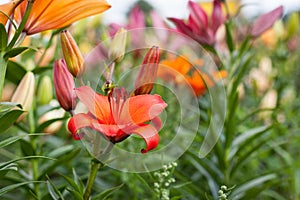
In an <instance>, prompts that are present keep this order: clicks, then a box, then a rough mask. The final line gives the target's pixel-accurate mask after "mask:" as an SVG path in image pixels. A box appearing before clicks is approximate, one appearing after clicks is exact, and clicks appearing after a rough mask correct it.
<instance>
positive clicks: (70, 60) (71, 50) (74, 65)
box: [60, 30, 84, 77]
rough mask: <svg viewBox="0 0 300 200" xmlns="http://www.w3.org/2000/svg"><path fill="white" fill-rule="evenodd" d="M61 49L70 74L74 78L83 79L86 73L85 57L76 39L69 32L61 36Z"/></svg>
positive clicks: (63, 32)
mask: <svg viewBox="0 0 300 200" xmlns="http://www.w3.org/2000/svg"><path fill="white" fill-rule="evenodd" d="M60 40H61V47H62V51H63V54H64V59H65V61H66V64H67V67H68V70H69V72H70V73H71V74H72V75H73V76H74V77H81V76H82V74H83V72H84V65H83V62H84V60H83V57H82V54H81V52H80V50H79V47H78V46H77V44H76V42H75V40H74V38H73V37H72V35H71V34H70V32H69V31H67V30H64V31H62V32H61V34H60Z"/></svg>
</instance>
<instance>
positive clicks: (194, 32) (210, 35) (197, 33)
mask: <svg viewBox="0 0 300 200" xmlns="http://www.w3.org/2000/svg"><path fill="white" fill-rule="evenodd" d="M213 4H214V6H213V11H212V15H211V18H210V19H209V18H208V15H207V13H205V11H204V10H203V8H201V6H200V5H198V4H197V3H195V2H193V1H189V3H188V8H189V10H190V15H189V18H188V20H187V22H185V20H182V19H177V18H168V19H169V20H170V21H172V22H173V23H174V24H175V26H176V27H177V30H178V31H179V32H181V33H183V34H186V35H188V36H189V37H191V38H192V39H194V40H196V41H197V42H198V43H200V44H203V45H209V46H214V44H215V42H216V38H215V36H216V32H217V30H218V28H219V27H220V26H221V25H222V24H223V22H224V20H225V18H224V17H223V13H222V7H221V3H220V1H218V0H214V1H213Z"/></svg>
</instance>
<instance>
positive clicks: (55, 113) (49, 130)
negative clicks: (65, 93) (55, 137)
mask: <svg viewBox="0 0 300 200" xmlns="http://www.w3.org/2000/svg"><path fill="white" fill-rule="evenodd" d="M64 114H65V111H64V110H63V109H61V108H60V109H56V110H51V111H49V112H47V113H45V114H44V115H42V117H41V118H40V119H39V120H38V123H39V124H42V123H44V122H47V121H49V120H53V119H56V118H60V117H63V116H64ZM62 125H63V121H62V120H59V121H55V122H53V123H52V124H50V125H49V126H47V127H46V128H45V129H44V130H43V132H44V133H46V134H55V133H56V132H57V131H59V129H60V128H61V127H62Z"/></svg>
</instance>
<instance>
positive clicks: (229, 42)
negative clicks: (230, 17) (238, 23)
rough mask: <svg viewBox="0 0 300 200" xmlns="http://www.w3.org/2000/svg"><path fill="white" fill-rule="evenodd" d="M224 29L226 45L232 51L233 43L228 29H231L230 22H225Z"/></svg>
mask: <svg viewBox="0 0 300 200" xmlns="http://www.w3.org/2000/svg"><path fill="white" fill-rule="evenodd" d="M225 30H226V44H227V46H228V49H229V51H230V52H233V51H234V43H233V39H232V34H231V31H230V30H232V24H231V23H230V22H226V23H225Z"/></svg>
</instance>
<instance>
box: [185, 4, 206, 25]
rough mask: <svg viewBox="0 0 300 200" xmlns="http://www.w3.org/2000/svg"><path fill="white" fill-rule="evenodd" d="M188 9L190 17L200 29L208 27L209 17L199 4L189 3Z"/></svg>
mask: <svg viewBox="0 0 300 200" xmlns="http://www.w3.org/2000/svg"><path fill="white" fill-rule="evenodd" d="M188 7H189V9H190V12H191V14H190V17H191V18H192V19H193V21H194V22H195V23H197V25H198V27H199V28H200V29H205V28H207V27H208V17H207V14H206V13H205V11H204V10H203V9H202V8H201V6H199V5H198V4H197V3H195V2H193V1H189V3H188Z"/></svg>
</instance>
